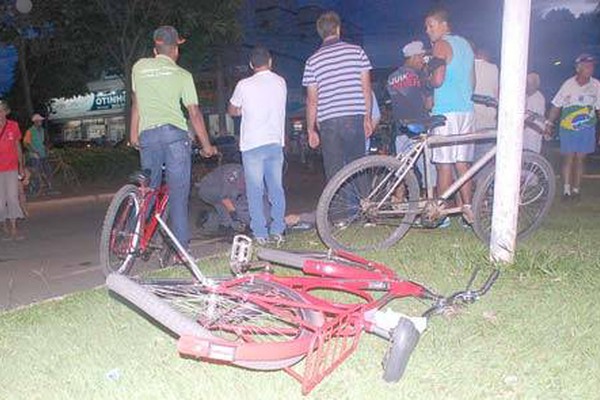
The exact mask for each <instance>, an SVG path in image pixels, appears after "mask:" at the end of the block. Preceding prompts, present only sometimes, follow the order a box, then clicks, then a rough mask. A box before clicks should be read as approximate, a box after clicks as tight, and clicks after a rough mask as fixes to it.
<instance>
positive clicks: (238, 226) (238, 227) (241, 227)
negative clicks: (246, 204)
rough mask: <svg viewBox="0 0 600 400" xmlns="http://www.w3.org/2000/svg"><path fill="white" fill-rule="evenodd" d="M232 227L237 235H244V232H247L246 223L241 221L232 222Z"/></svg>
mask: <svg viewBox="0 0 600 400" xmlns="http://www.w3.org/2000/svg"><path fill="white" fill-rule="evenodd" d="M231 227H232V228H233V230H234V231H236V232H237V233H242V232H245V231H246V224H245V223H244V222H242V221H240V220H239V219H235V220H233V221H231Z"/></svg>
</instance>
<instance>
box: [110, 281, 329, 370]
mask: <svg viewBox="0 0 600 400" xmlns="http://www.w3.org/2000/svg"><path fill="white" fill-rule="evenodd" d="M214 281H216V282H217V283H222V284H223V285H222V286H221V287H220V288H219V290H211V289H210V288H209V287H207V286H204V285H202V284H201V283H198V282H193V281H190V280H181V279H178V280H168V279H161V280H151V281H144V282H134V281H133V280H131V279H129V278H127V277H124V276H121V275H118V274H111V275H110V276H109V277H108V278H107V280H106V283H107V286H108V287H109V288H110V289H111V290H112V291H114V292H116V293H117V294H119V295H120V296H122V297H124V298H125V299H127V300H128V301H130V302H131V303H133V304H134V305H135V306H137V307H138V308H140V309H141V310H142V311H144V312H145V313H146V314H148V315H149V316H150V317H152V318H153V319H154V320H156V321H157V322H159V323H160V324H161V325H163V326H164V327H166V328H167V329H168V330H170V331H171V332H173V333H174V334H176V335H177V336H185V335H191V336H195V337H196V338H200V339H205V341H206V342H203V344H205V345H206V346H205V347H206V348H207V349H208V350H207V355H206V357H207V358H209V359H216V360H224V361H228V362H230V363H232V364H235V365H238V366H241V367H245V368H250V369H257V370H276V369H281V368H286V367H288V366H291V365H293V364H295V363H297V362H298V361H300V360H301V359H302V358H303V357H304V356H305V354H306V352H307V351H308V348H309V346H310V345H311V343H312V340H313V337H314V332H313V331H312V330H310V329H307V328H306V326H305V324H307V325H309V326H319V325H321V324H322V322H323V317H322V315H321V313H320V312H317V311H314V310H310V309H308V308H304V307H301V306H295V305H296V304H297V305H302V304H304V303H306V301H305V300H304V299H303V298H302V297H301V296H300V295H299V294H298V293H296V292H294V291H293V290H291V289H289V288H287V287H285V286H282V285H280V284H277V283H274V282H266V281H263V280H260V279H256V278H253V279H247V280H237V281H231V280H230V281H227V279H215V280H214ZM225 286H226V288H224V287H225ZM285 302H288V303H290V302H291V303H292V304H293V305H288V304H283V303H285ZM211 352H212V353H214V354H213V356H212V357H211Z"/></svg>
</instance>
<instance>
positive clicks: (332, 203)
mask: <svg viewBox="0 0 600 400" xmlns="http://www.w3.org/2000/svg"><path fill="white" fill-rule="evenodd" d="M403 166H404V164H403V163H402V162H401V161H399V160H397V159H395V158H393V157H389V156H368V157H363V158H361V159H358V160H356V161H354V162H352V163H350V164H348V165H346V166H345V167H344V168H342V169H341V170H340V171H339V172H338V173H337V174H336V175H335V176H334V177H333V178H332V179H331V180H330V181H329V183H328V184H327V186H326V187H325V189H324V190H323V194H322V195H321V198H320V199H319V204H318V205H317V230H318V232H319V235H320V236H321V239H322V240H323V242H324V243H325V244H326V245H327V246H329V247H331V248H334V249H344V250H349V251H360V250H377V249H385V248H388V247H390V246H391V245H393V244H394V243H396V242H397V241H398V240H400V239H401V238H402V237H403V236H404V235H405V234H406V232H407V231H408V229H409V228H410V227H411V224H412V222H413V221H414V219H415V216H416V213H417V212H418V211H417V209H418V206H419V204H418V203H419V185H418V182H417V178H416V177H415V175H414V173H413V172H412V171H408V172H407V173H406V175H405V177H404V179H403V180H402V181H401V182H397V177H396V173H397V171H398V170H399V169H401V168H402V167H403Z"/></svg>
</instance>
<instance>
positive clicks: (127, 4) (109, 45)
mask: <svg viewBox="0 0 600 400" xmlns="http://www.w3.org/2000/svg"><path fill="white" fill-rule="evenodd" d="M240 4H241V3H240V0H220V1H216V2H215V1H213V0H171V1H168V2H166V1H162V0H67V1H65V2H64V8H65V15H66V17H67V21H68V31H69V34H70V36H71V37H72V38H74V39H75V40H76V41H77V42H78V43H79V45H80V46H81V47H82V48H85V49H88V50H92V51H94V52H95V58H96V59H97V60H101V61H102V62H101V64H104V66H105V67H108V66H113V67H116V68H117V69H118V72H119V73H120V75H121V77H122V79H123V82H124V85H125V88H126V89H127V93H128V95H129V93H131V68H132V66H133V64H134V63H135V62H136V61H137V60H138V59H139V58H141V57H144V56H146V57H147V56H150V55H151V49H152V33H153V31H154V30H155V29H156V28H157V27H158V26H161V25H173V26H175V27H176V28H177V29H178V31H179V33H180V35H182V36H184V37H189V38H190V40H189V43H187V44H186V45H185V47H184V48H183V50H182V52H183V54H184V57H182V63H183V65H184V66H186V64H189V65H194V64H196V63H200V60H202V56H204V55H205V54H206V48H207V46H208V45H209V44H211V41H212V40H213V39H212V38H225V37H226V38H229V37H237V35H238V32H239V26H238V25H237V23H236V22H235V17H236V13H237V10H238V8H239V6H240ZM186 53H187V54H186ZM126 104H127V110H126V111H127V112H128V111H129V107H130V102H129V101H127V103H126ZM127 123H128V121H127Z"/></svg>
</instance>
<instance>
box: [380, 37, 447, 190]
mask: <svg viewBox="0 0 600 400" xmlns="http://www.w3.org/2000/svg"><path fill="white" fill-rule="evenodd" d="M401 56H402V58H403V60H404V61H403V65H402V66H401V67H399V68H398V69H397V70H395V71H394V72H392V73H391V74H390V76H389V77H388V79H387V84H386V89H387V93H388V95H389V97H390V100H391V102H392V112H393V116H394V121H396V123H397V127H398V128H400V127H401V125H402V123H406V122H409V121H415V120H424V119H426V118H427V117H428V115H429V109H430V108H431V92H430V90H429V89H428V88H427V87H426V85H425V80H424V77H423V68H424V66H425V48H424V46H423V42H421V41H414V42H410V43H408V44H407V45H405V46H404V47H403V48H402V50H401ZM398 125H400V126H398ZM396 134H397V136H396V151H397V152H398V153H402V152H404V151H406V150H408V149H410V147H411V146H412V142H411V140H410V139H409V138H408V136H407V135H406V134H403V133H402V132H396ZM417 168H418V170H419V172H420V173H421V176H423V168H424V167H423V160H422V159H421V158H420V159H419V160H418V161H417ZM431 170H432V171H433V169H431ZM422 184H423V187H426V186H429V187H433V186H435V176H433V177H431V176H430V177H428V182H427V184H428V185H426V182H422Z"/></svg>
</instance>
